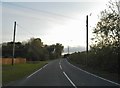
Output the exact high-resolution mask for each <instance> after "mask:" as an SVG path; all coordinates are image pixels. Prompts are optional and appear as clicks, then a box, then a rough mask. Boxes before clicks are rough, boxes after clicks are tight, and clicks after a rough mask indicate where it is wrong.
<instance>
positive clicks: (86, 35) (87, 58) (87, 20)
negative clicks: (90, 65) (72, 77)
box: [86, 15, 88, 66]
mask: <svg viewBox="0 0 120 88" xmlns="http://www.w3.org/2000/svg"><path fill="white" fill-rule="evenodd" d="M87 59H88V15H87V16H86V66H87Z"/></svg>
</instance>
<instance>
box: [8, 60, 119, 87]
mask: <svg viewBox="0 0 120 88" xmlns="http://www.w3.org/2000/svg"><path fill="white" fill-rule="evenodd" d="M9 86H73V87H75V88H77V87H78V86H120V84H118V83H115V82H112V81H110V80H107V79H104V78H101V77H99V76H96V75H94V74H91V73H89V72H86V71H84V70H82V69H80V68H78V67H76V66H74V65H72V64H70V63H69V62H68V61H67V60H66V59H57V60H54V61H51V62H49V63H48V64H47V65H45V66H44V67H43V68H41V69H39V70H37V71H36V72H34V73H32V74H31V75H29V76H28V77H26V78H24V79H22V80H20V81H16V82H13V83H11V84H9Z"/></svg>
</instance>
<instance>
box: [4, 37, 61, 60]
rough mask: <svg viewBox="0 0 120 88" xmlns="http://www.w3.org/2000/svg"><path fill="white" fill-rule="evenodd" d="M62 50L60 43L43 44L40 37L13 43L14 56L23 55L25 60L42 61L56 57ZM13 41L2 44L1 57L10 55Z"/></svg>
mask: <svg viewBox="0 0 120 88" xmlns="http://www.w3.org/2000/svg"><path fill="white" fill-rule="evenodd" d="M62 51H63V46H62V44H59V43H57V44H56V45H50V46H48V45H43V42H42V41H41V39H40V38H31V39H30V40H29V41H28V42H26V43H24V44H23V43H21V42H16V43H15V57H24V58H27V60H30V61H31V60H32V61H43V60H48V59H56V58H59V57H60V56H61V53H62ZM12 52H13V42H8V43H3V44H2V57H12Z"/></svg>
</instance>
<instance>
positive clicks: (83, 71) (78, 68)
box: [66, 59, 120, 86]
mask: <svg viewBox="0 0 120 88" xmlns="http://www.w3.org/2000/svg"><path fill="white" fill-rule="evenodd" d="M66 62H67V63H68V64H70V65H71V66H73V67H74V68H77V69H78V70H80V71H83V72H85V73H87V74H90V75H92V76H94V77H96V78H100V79H102V80H105V81H107V82H110V83H112V84H115V85H118V86H120V84H119V83H116V82H113V81H111V80H108V79H105V78H102V77H100V76H97V75H95V74H92V73H90V72H87V71H85V70H83V69H80V68H78V67H76V66H74V65H72V64H71V63H69V62H68V61H67V59H66Z"/></svg>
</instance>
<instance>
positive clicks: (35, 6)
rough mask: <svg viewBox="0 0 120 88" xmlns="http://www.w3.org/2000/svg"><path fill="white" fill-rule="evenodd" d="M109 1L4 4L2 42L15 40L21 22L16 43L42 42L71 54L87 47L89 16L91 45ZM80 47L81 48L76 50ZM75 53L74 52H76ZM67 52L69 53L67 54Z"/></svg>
mask: <svg viewBox="0 0 120 88" xmlns="http://www.w3.org/2000/svg"><path fill="white" fill-rule="evenodd" d="M107 3H108V0H104V1H101V2H100V1H99V2H97V1H96V2H87V1H86V2H85V1H84V2H82V1H81V2H7V1H6V2H2V42H9V41H12V39H13V25H14V21H16V22H17V31H16V41H26V40H28V39H30V38H31V37H35V38H37V37H38V38H41V39H42V41H43V42H44V44H47V45H51V44H55V43H61V44H62V45H64V47H65V48H67V47H68V46H70V47H73V48H71V51H73V50H74V51H80V50H84V49H85V46H86V15H89V44H90V42H91V40H90V39H91V38H92V36H93V34H92V29H93V27H95V24H96V23H97V21H98V15H99V14H100V11H102V10H104V9H105V8H106V4H107ZM76 47H78V48H79V49H78V48H76ZM72 49H73V50H72ZM65 51H66V50H65Z"/></svg>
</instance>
